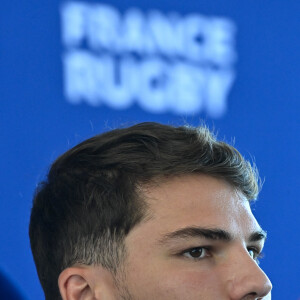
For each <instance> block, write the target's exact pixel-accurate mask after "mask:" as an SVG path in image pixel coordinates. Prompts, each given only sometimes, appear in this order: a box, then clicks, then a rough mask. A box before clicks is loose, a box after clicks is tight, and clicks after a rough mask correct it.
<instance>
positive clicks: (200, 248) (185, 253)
mask: <svg viewBox="0 0 300 300" xmlns="http://www.w3.org/2000/svg"><path fill="white" fill-rule="evenodd" d="M193 250H197V251H199V250H201V255H200V256H202V253H203V251H204V252H205V253H206V255H205V256H204V257H192V255H191V252H192V251H193ZM211 250H212V249H211V247H207V246H205V247H193V248H189V249H187V250H184V251H182V252H181V253H180V255H182V256H185V257H186V258H190V259H193V260H202V259H204V258H206V257H210V256H211V255H210V254H207V252H208V253H209V252H210V251H211ZM187 254H190V257H187Z"/></svg>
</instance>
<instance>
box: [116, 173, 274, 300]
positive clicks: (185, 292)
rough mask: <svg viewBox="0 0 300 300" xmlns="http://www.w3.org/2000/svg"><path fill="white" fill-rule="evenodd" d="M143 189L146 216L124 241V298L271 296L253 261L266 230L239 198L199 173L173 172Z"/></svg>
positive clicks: (188, 299) (207, 299) (226, 186)
mask: <svg viewBox="0 0 300 300" xmlns="http://www.w3.org/2000/svg"><path fill="white" fill-rule="evenodd" d="M144 193H145V195H146V199H147V202H148V204H149V206H150V208H149V210H150V212H151V215H152V217H151V218H149V219H148V220H146V221H144V222H142V223H141V224H139V225H137V226H136V227H135V228H134V229H133V230H132V231H131V232H130V233H129V235H128V236H127V237H126V239H125V242H126V247H127V252H128V257H127V258H126V261H125V263H124V274H123V275H122V276H120V278H119V282H120V287H119V290H120V291H121V294H122V297H123V299H130V300H153V299H155V300H168V299H170V300H171V299H172V300H175V299H180V300H196V299H197V300H200V299H204V300H225V299H234V300H235V299H236V300H238V299H262V298H263V297H265V298H264V299H267V298H268V297H269V296H270V294H269V292H270V290H271V283H270V281H269V279H268V278H267V276H266V275H265V274H264V273H263V271H262V270H261V269H260V268H259V266H258V264H257V262H256V260H255V258H256V256H257V255H258V254H259V253H260V252H261V250H262V248H263V244H264V232H263V231H262V230H261V228H260V226H259V225H258V223H257V221H256V219H255V218H254V216H253V214H252V212H251V210H250V207H249V204H248V201H247V200H246V199H245V197H244V196H242V195H241V194H240V193H238V192H236V191H235V190H234V189H233V188H232V187H231V186H230V185H229V184H228V183H226V182H224V181H223V180H219V179H215V178H213V177H209V176H205V175H190V176H182V177H177V178H173V179H170V180H169V181H167V182H164V183H162V184H161V185H159V186H157V187H149V188H148V189H145V191H144ZM267 294H269V296H266V295H267ZM120 297H121V296H120ZM268 299H270V298H268Z"/></svg>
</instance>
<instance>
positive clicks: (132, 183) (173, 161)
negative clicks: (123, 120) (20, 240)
mask: <svg viewBox="0 0 300 300" xmlns="http://www.w3.org/2000/svg"><path fill="white" fill-rule="evenodd" d="M194 173H202V174H207V175H210V176H213V177H218V178H222V179H224V180H226V181H227V182H229V183H230V184H231V185H232V186H234V187H235V188H237V189H238V190H239V191H241V192H242V193H243V194H244V195H245V196H246V197H247V199H248V200H249V201H250V200H251V199H255V198H256V197H257V194H258V190H259V186H258V177H257V172H256V169H255V168H253V167H252V166H251V164H250V163H249V162H248V161H246V160H245V159H244V158H243V157H242V155H241V154H240V153H239V152H238V151H237V150H236V149H235V148H234V147H232V146H230V145H229V144H227V143H225V142H221V141H217V140H216V138H215V137H214V135H213V134H212V133H211V132H210V131H209V130H208V129H207V128H205V127H203V126H202V127H199V128H194V127H189V126H181V127H173V126H168V125H162V124H158V123H141V124H137V125H134V126H132V127H128V128H122V129H115V130H112V131H109V132H106V133H103V134H100V135H97V136H95V137H92V138H90V139H88V140H86V141H84V142H82V143H80V144H79V145H77V146H75V147H74V148H72V149H70V150H69V151H67V152H66V153H65V154H63V155H62V156H60V157H59V158H58V159H57V160H56V161H55V162H54V163H53V165H52V167H51V169H50V171H49V174H48V176H47V179H46V180H45V181H44V182H42V183H41V184H40V185H39V187H38V188H37V191H36V193H35V196H34V200H33V207H32V211H31V219H30V228H29V235H30V242H31V249H32V252H33V257H34V260H35V264H36V267H37V272H38V275H39V279H40V282H41V285H42V287H43V289H44V292H45V297H46V299H50V298H51V299H61V298H60V295H59V289H58V284H57V280H58V277H59V274H60V273H61V271H62V270H63V269H65V268H67V267H69V266H72V265H74V264H75V263H81V264H86V265H99V264H100V265H102V266H103V267H105V268H107V269H109V270H111V271H112V272H113V273H116V272H117V269H118V266H119V264H120V262H121V261H122V259H123V258H122V257H123V254H124V253H125V251H126V249H125V246H124V238H125V237H126V235H127V234H128V233H129V231H130V230H131V229H132V228H133V227H134V226H135V225H137V224H138V223H139V222H141V221H142V220H143V219H144V218H145V217H146V216H147V212H148V210H147V203H146V201H145V199H144V198H143V197H142V195H141V192H139V187H141V186H143V185H144V184H147V183H151V182H154V181H155V180H156V179H160V180H161V179H163V178H169V177H172V176H178V175H184V174H194Z"/></svg>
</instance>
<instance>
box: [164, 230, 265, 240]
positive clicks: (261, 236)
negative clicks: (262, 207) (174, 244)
mask: <svg viewBox="0 0 300 300" xmlns="http://www.w3.org/2000/svg"><path fill="white" fill-rule="evenodd" d="M187 238H204V239H207V240H212V241H217V240H221V241H224V242H232V241H233V240H234V237H233V235H232V234H231V233H229V232H228V231H226V230H223V229H221V228H204V227H195V226H192V227H185V228H181V229H178V230H176V231H173V232H169V233H167V234H165V235H164V236H163V237H162V238H161V239H160V240H159V243H160V244H165V243H167V242H170V241H172V240H178V239H187ZM266 238H267V232H266V231H264V230H262V229H260V230H258V231H254V232H252V233H251V234H250V235H249V237H248V241H249V242H260V241H265V240H266Z"/></svg>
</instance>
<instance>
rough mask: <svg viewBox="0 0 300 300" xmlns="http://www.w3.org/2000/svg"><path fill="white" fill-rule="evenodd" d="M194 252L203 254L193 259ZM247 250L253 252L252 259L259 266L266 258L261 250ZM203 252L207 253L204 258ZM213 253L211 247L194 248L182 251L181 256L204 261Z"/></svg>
mask: <svg viewBox="0 0 300 300" xmlns="http://www.w3.org/2000/svg"><path fill="white" fill-rule="evenodd" d="M193 250H197V251H199V250H201V254H200V256H201V257H192V255H191V252H192V251H193ZM247 250H248V252H250V251H253V257H252V259H253V260H254V261H256V263H257V264H259V263H260V260H261V259H262V258H263V257H264V254H263V253H262V252H260V250H259V249H257V248H256V247H249V248H248V249H247ZM203 251H204V252H205V253H206V255H205V256H204V257H202V253H203ZM211 251H212V247H209V246H203V247H193V248H189V249H186V250H184V251H182V252H181V253H180V254H179V255H181V256H185V257H186V258H190V259H193V260H202V259H204V258H206V257H210V256H211V254H210V252H211ZM207 252H208V254H207ZM187 254H189V257H188V256H187ZM249 255H250V253H249Z"/></svg>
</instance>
